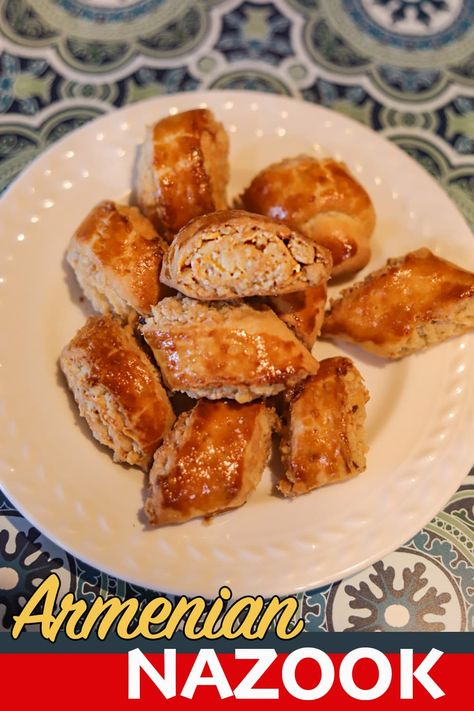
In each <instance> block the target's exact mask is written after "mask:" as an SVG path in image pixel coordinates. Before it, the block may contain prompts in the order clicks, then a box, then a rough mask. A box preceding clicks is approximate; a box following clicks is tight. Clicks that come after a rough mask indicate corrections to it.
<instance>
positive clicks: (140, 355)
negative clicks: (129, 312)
mask: <svg viewBox="0 0 474 711" xmlns="http://www.w3.org/2000/svg"><path fill="white" fill-rule="evenodd" d="M60 366H61V369H62V371H63V373H64V375H65V376H66V379H67V382H68V385H69V387H70V389H71V390H72V392H73V395H74V398H75V400H76V402H77V404H78V406H79V412H80V414H81V416H82V417H84V418H85V419H86V421H87V424H88V425H89V427H90V428H91V431H92V434H93V435H94V437H95V438H96V439H97V440H98V441H99V442H100V443H101V444H104V445H105V446H106V447H110V449H111V450H112V451H113V458H114V461H116V462H127V463H128V464H136V465H138V466H139V467H142V469H145V470H147V469H148V467H149V465H150V464H151V460H152V457H153V454H154V452H155V450H156V448H157V447H158V445H159V444H160V442H161V440H162V439H163V437H164V435H165V434H166V433H167V432H168V430H169V429H170V428H171V426H172V425H173V422H174V420H175V416H174V413H173V410H172V407H171V405H170V402H169V400H168V397H167V395H166V392H165V390H164V388H163V386H162V384H161V380H160V375H159V372H158V370H157V369H156V368H155V367H154V366H153V365H152V363H151V362H150V360H149V359H148V357H147V356H146V355H145V353H144V352H143V351H142V350H141V349H140V347H139V345H138V343H137V341H136V340H135V338H134V336H133V333H132V331H131V328H130V327H129V326H128V327H123V326H121V324H120V323H119V322H118V320H117V319H115V318H113V317H112V316H110V315H107V316H94V317H92V318H89V319H88V320H87V322H86V324H85V326H83V327H82V328H81V329H80V330H79V331H78V333H77V334H76V335H75V336H74V338H73V339H72V340H71V342H70V343H69V344H68V345H67V346H66V347H65V348H64V350H63V351H62V353H61V357H60Z"/></svg>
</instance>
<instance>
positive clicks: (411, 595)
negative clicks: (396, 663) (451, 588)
mask: <svg viewBox="0 0 474 711" xmlns="http://www.w3.org/2000/svg"><path fill="white" fill-rule="evenodd" d="M373 567H374V569H375V574H374V573H372V574H371V575H369V579H370V580H371V582H372V583H373V584H374V585H375V586H376V587H377V588H378V589H379V590H380V592H381V593H382V597H380V596H378V595H377V594H376V593H375V591H374V590H372V589H371V588H370V587H369V585H367V583H366V582H364V581H362V582H361V583H360V585H359V587H358V588H356V587H354V586H353V585H347V586H346V587H345V592H346V593H347V594H348V595H349V596H350V597H352V598H353V599H352V600H351V602H350V603H349V606H350V607H351V608H352V609H357V610H368V611H369V613H370V614H369V615H368V616H362V617H360V616H356V615H351V616H350V617H349V622H350V623H351V627H347V628H346V630H345V631H354V630H356V631H358V632H360V631H364V632H381V631H387V630H399V631H401V630H403V631H416V630H420V629H423V630H424V631H427V632H441V631H443V630H444V628H445V625H444V623H442V622H429V621H427V620H426V619H425V616H426V615H444V614H445V610H444V608H443V605H445V604H446V603H447V602H449V601H450V599H451V595H450V594H449V593H440V594H437V591H436V589H435V588H434V587H430V588H428V589H427V590H426V591H425V593H424V594H423V595H422V596H421V597H420V598H419V599H418V598H417V593H418V592H420V591H421V590H423V588H425V587H426V584H427V582H428V580H427V578H423V577H422V575H423V573H424V572H425V571H426V566H425V565H424V564H423V563H416V564H415V566H414V568H413V570H410V569H409V568H404V569H403V572H402V576H403V587H402V588H401V589H397V588H395V586H394V579H395V570H394V568H393V567H392V566H388V567H385V565H384V563H383V562H382V561H379V562H378V563H375V564H374V566H373Z"/></svg>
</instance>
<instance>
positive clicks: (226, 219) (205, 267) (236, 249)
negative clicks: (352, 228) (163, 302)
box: [161, 210, 332, 300]
mask: <svg viewBox="0 0 474 711" xmlns="http://www.w3.org/2000/svg"><path fill="white" fill-rule="evenodd" d="M331 268H332V259H331V254H330V252H329V251H328V250H327V249H325V248H324V247H319V246H318V245H317V244H315V243H314V242H312V241H311V240H309V239H308V238H306V237H304V236H303V235H301V234H299V233H298V232H295V230H293V229H291V228H290V227H288V226H287V225H284V224H282V223H279V222H275V221H274V220H271V219H269V218H268V217H264V216H262V215H255V214H252V213H249V212H245V211H244V210H222V211H219V212H214V213H212V214H210V215H204V216H203V217H199V218H197V219H196V220H193V221H192V222H190V223H188V224H187V225H186V226H185V227H183V229H182V230H180V232H179V233H178V234H177V235H176V237H175V238H174V240H173V242H172V244H171V246H170V248H169V250H168V252H167V253H166V255H165V258H164V260H163V267H162V270H161V281H163V282H164V283H165V284H168V285H169V286H172V287H174V288H175V289H177V290H178V291H180V292H182V293H183V294H186V295H187V296H191V297H194V298H195V299H202V300H215V299H237V298H242V297H245V296H258V295H268V294H288V293H291V292H294V291H299V290H301V289H305V288H306V287H308V286H315V285H318V284H321V283H323V284H325V283H326V281H327V279H328V277H329V275H330V273H331Z"/></svg>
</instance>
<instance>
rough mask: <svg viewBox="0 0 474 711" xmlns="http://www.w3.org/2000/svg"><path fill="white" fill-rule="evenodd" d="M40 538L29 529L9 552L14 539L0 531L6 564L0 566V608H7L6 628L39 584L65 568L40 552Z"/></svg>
mask: <svg viewBox="0 0 474 711" xmlns="http://www.w3.org/2000/svg"><path fill="white" fill-rule="evenodd" d="M39 536H40V532H39V531H38V530H37V529H36V528H30V529H29V531H28V533H26V534H25V533H24V532H23V531H19V532H18V533H17V535H16V536H15V543H14V546H15V547H14V550H13V552H9V551H8V547H9V546H8V543H9V540H10V539H11V536H10V535H9V532H8V531H7V530H5V529H4V530H2V531H0V560H2V561H4V562H5V563H6V565H3V566H2V567H0V605H4V606H5V608H6V612H5V615H4V618H3V625H4V627H5V628H9V627H10V626H11V625H12V623H13V616H14V615H17V614H18V613H19V612H20V610H21V608H22V605H23V604H24V601H25V600H26V599H29V598H30V597H31V595H32V594H33V593H34V591H35V590H36V588H37V586H38V581H40V582H42V581H43V580H45V579H46V578H47V577H48V576H49V575H50V574H51V573H52V572H53V570H57V569H58V568H60V567H61V565H62V561H61V560H60V559H59V558H51V557H50V555H49V554H48V553H47V552H46V551H42V550H41V548H42V544H41V543H38V542H37V539H38V538H39ZM0 622H1V621H0Z"/></svg>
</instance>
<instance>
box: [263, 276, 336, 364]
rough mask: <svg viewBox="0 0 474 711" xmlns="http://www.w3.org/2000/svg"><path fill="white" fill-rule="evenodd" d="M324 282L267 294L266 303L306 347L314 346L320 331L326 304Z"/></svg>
mask: <svg viewBox="0 0 474 711" xmlns="http://www.w3.org/2000/svg"><path fill="white" fill-rule="evenodd" d="M326 294H327V288H326V284H325V283H324V282H323V283H321V284H319V286H310V287H308V288H307V289H304V291H296V292H294V293H293V294H282V295H281V296H267V298H266V303H267V304H268V305H269V306H270V308H271V309H272V310H273V311H274V312H275V313H276V315H277V316H279V318H281V320H282V321H284V322H285V323H286V325H287V326H289V327H290V328H291V330H292V331H293V332H294V333H295V334H296V335H297V336H298V338H299V339H300V341H302V342H303V343H304V344H305V346H306V348H309V349H310V350H311V348H312V347H313V346H314V344H315V341H316V339H317V337H318V336H319V334H320V333H321V326H322V324H323V320H324V308H325V306H326Z"/></svg>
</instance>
